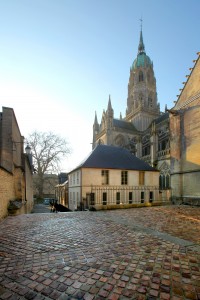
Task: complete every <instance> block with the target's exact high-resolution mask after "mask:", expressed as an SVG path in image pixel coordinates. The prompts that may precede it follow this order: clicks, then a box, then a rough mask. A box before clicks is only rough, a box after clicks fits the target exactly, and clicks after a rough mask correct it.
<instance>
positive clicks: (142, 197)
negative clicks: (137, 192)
mask: <svg viewBox="0 0 200 300" xmlns="http://www.w3.org/2000/svg"><path fill="white" fill-rule="evenodd" d="M141 203H144V192H141Z"/></svg>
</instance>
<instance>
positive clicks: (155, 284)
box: [0, 206, 200, 300]
mask: <svg viewBox="0 0 200 300" xmlns="http://www.w3.org/2000/svg"><path fill="white" fill-rule="evenodd" d="M0 299H9V300H17V299H34V300H42V299H44V300H48V299H58V300H67V299H84V300H92V299H95V300H96V299H109V300H117V299H120V300H122V299H123V300H125V299H138V300H144V299H149V300H151V299H152V300H153V299H163V300H164V299H166V300H167V299H173V300H180V299H196V300H198V299H200V208H197V207H196V208H194V207H188V206H164V207H151V208H138V209H127V210H115V211H114V210H113V211H101V212H76V213H57V214H56V213H46V214H44V213H43V214H39V213H38V214H28V215H20V216H15V217H8V218H7V219H5V220H3V221H2V222H1V223H0Z"/></svg>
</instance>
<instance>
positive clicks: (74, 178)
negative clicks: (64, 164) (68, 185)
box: [73, 173, 75, 184]
mask: <svg viewBox="0 0 200 300" xmlns="http://www.w3.org/2000/svg"><path fill="white" fill-rule="evenodd" d="M73 184H75V173H74V174H73Z"/></svg>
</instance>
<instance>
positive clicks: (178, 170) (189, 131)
mask: <svg viewBox="0 0 200 300" xmlns="http://www.w3.org/2000/svg"><path fill="white" fill-rule="evenodd" d="M197 54H198V58H197V60H194V67H193V68H191V69H190V70H191V72H190V74H189V75H186V81H185V82H183V84H184V86H183V89H181V93H180V95H179V96H178V99H177V101H176V104H175V106H174V107H173V108H172V109H171V110H170V111H169V112H170V132H171V138H170V140H171V182H172V200H173V201H174V202H175V203H176V202H177V201H178V202H179V203H180V202H181V203H182V202H183V203H188V204H198V205H200V187H199V182H200V52H198V53H197Z"/></svg>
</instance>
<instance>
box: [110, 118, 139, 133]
mask: <svg viewBox="0 0 200 300" xmlns="http://www.w3.org/2000/svg"><path fill="white" fill-rule="evenodd" d="M113 126H114V127H117V128H122V129H127V130H131V131H136V132H138V130H137V129H136V128H135V126H134V125H133V124H132V123H131V122H127V121H124V120H119V119H113Z"/></svg>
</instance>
